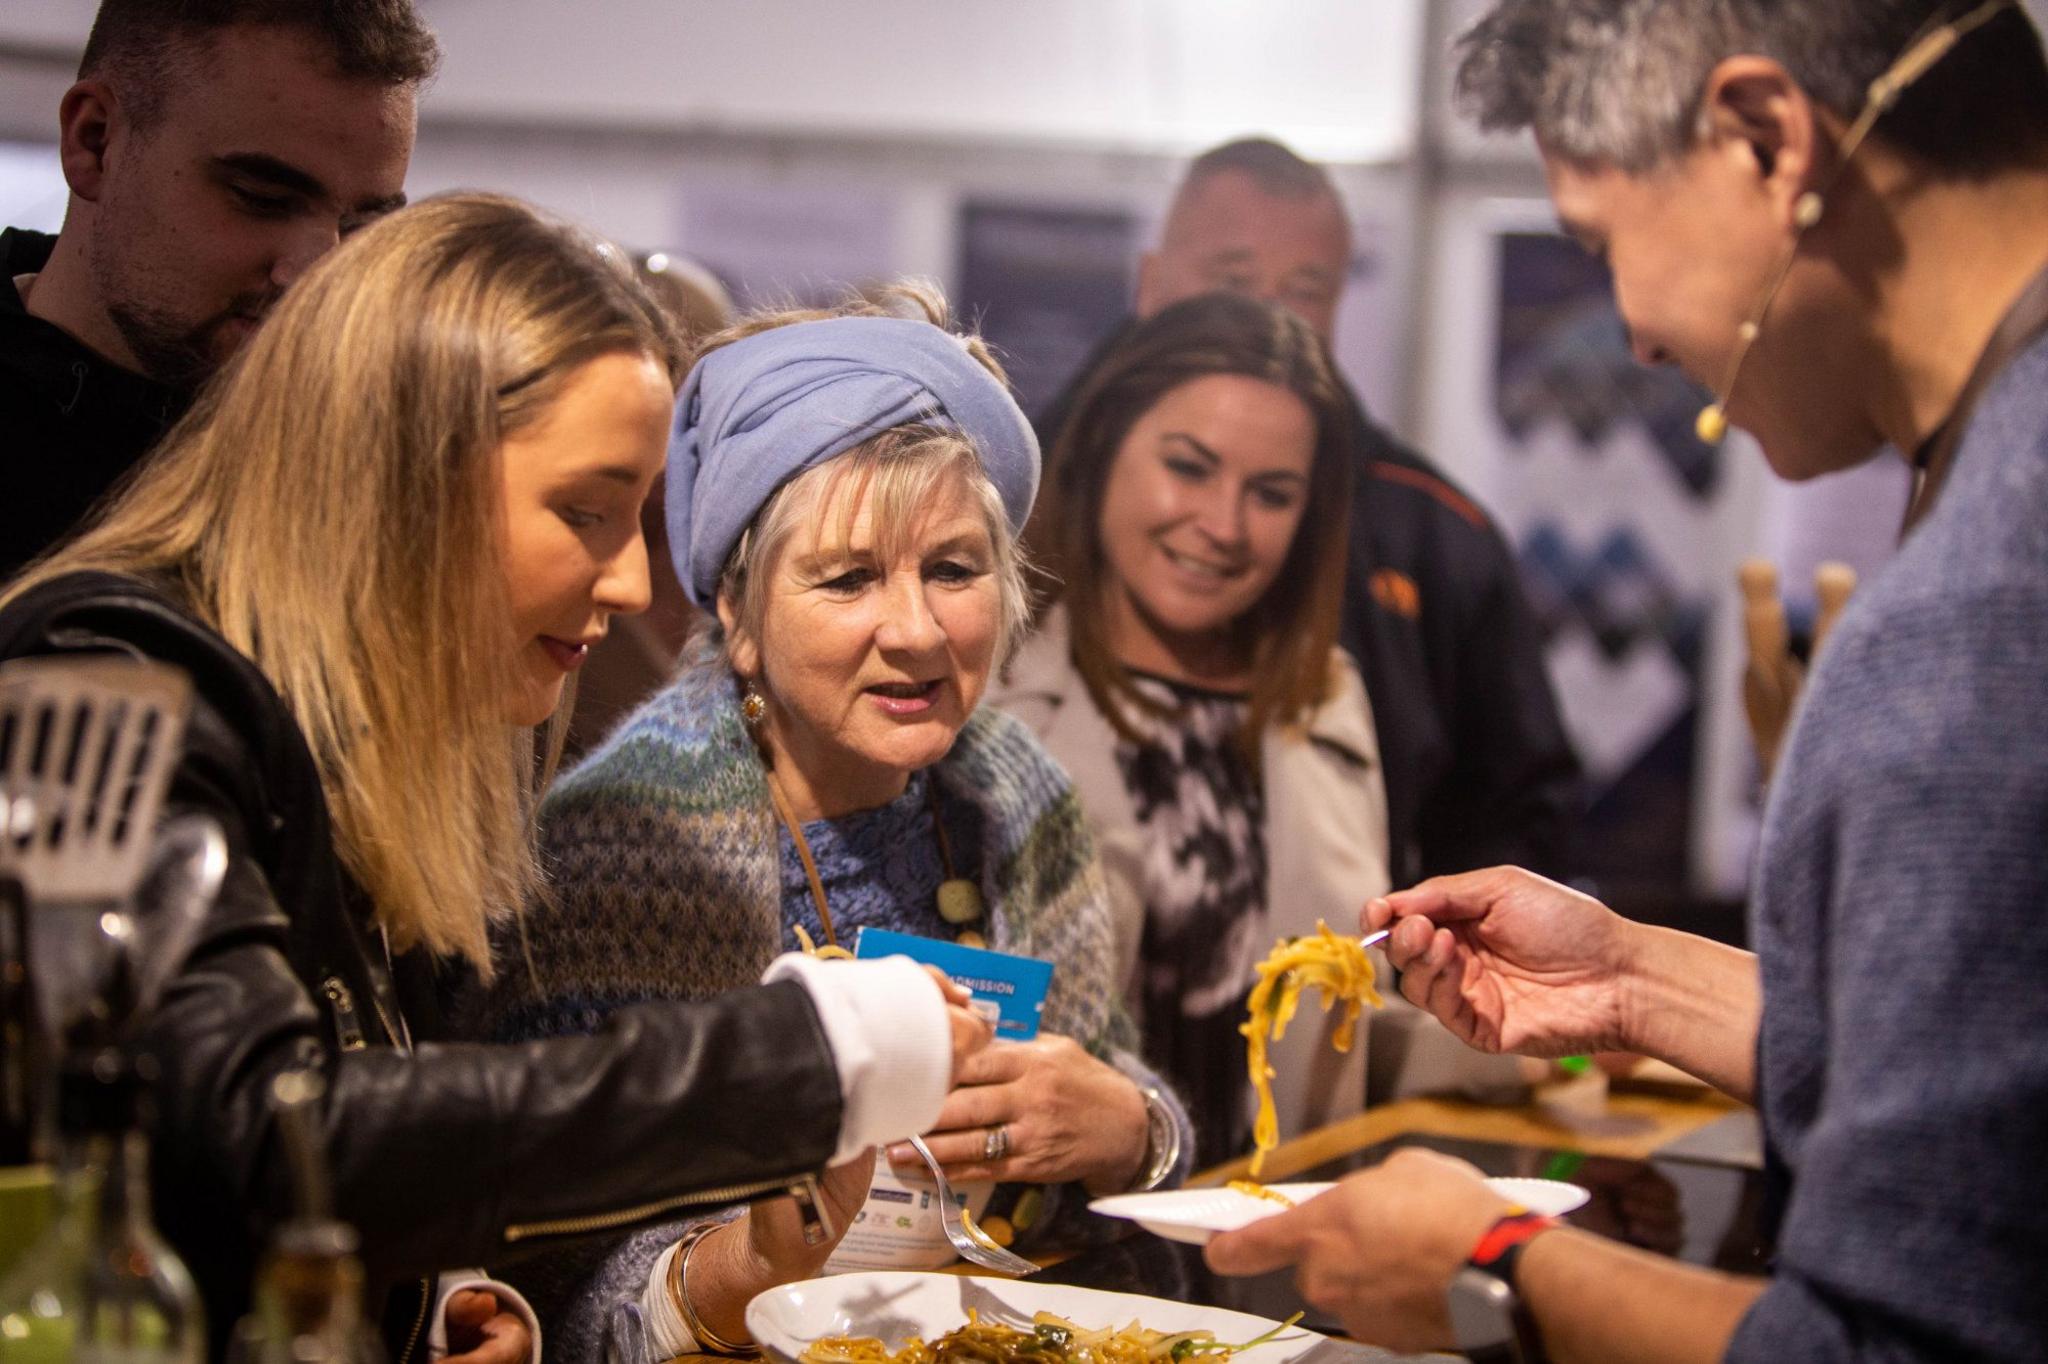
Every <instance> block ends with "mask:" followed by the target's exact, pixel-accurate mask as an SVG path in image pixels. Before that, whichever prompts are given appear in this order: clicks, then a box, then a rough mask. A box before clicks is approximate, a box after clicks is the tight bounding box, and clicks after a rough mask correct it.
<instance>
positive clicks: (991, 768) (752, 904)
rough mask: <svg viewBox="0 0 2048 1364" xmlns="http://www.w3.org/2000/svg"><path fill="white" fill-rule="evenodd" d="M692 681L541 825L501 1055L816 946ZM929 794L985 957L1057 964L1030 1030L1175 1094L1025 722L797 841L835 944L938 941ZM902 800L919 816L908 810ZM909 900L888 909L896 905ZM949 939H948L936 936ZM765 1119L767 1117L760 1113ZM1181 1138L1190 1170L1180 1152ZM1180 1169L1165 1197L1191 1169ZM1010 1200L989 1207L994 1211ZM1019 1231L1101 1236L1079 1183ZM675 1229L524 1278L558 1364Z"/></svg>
mask: <svg viewBox="0 0 2048 1364" xmlns="http://www.w3.org/2000/svg"><path fill="white" fill-rule="evenodd" d="M694 653H695V655H696V659H695V662H694V664H693V665H692V666H690V667H687V668H685V669H684V671H683V672H682V673H681V674H680V675H679V676H678V677H677V678H676V679H675V680H674V681H673V682H671V683H670V684H669V685H668V686H667V687H666V688H664V689H663V690H662V691H661V692H659V693H658V694H656V695H655V696H654V697H653V698H652V699H650V700H649V701H648V702H647V703H646V704H645V705H643V706H641V707H640V709H639V710H638V711H636V712H634V713H633V714H632V715H631V716H630V717H628V718H627V719H626V720H625V721H624V722H622V723H621V724H620V726H619V727H618V729H617V730H615V731H614V732H613V733H612V734H611V735H610V737H608V738H607V739H606V740H605V741H604V743H603V744H601V745H600V746H599V747H598V748H597V749H596V750H595V751H593V752H592V753H591V754H590V755H589V756H588V757H587V758H586V759H585V760H584V761H583V762H582V763H581V764H580V765H578V766H577V768H576V769H575V770H574V771H572V772H570V773H569V774H567V775H566V776H564V777H563V778H562V779H561V780H560V781H559V782H557V783H556V784H555V786H554V788H553V790H551V791H550V792H549V794H548V797H547V799H546V801H545V802H543V804H542V807H541V838H542V851H543V854H544V856H545V857H546V859H547V862H548V868H549V872H550V877H551V881H552V884H553V887H554V899H555V903H554V904H552V905H550V906H547V907H544V908H541V909H537V910H536V911H535V912H534V913H532V914H530V915H529V916H528V917H527V922H526V923H525V924H524V925H523V927H522V928H521V929H520V930H519V931H518V932H517V933H509V932H508V934H507V935H506V940H505V941H504V942H502V943H501V944H499V946H500V953H499V959H500V960H502V961H504V962H506V963H507V966H506V968H505V969H504V970H502V971H500V972H499V975H498V978H497V981H496V983H495V984H494V985H493V986H492V987H491V989H490V990H489V992H488V993H487V994H486V995H485V996H484V997H483V999H482V1000H481V1001H480V1004H479V1008H478V1010H477V1017H476V1019H475V1020H474V1021H475V1024H476V1026H477V1027H478V1028H479V1029H480V1030H481V1031H482V1032H483V1034H484V1035H486V1036H488V1037H490V1038H491V1039H492V1040H494V1041H500V1042H518V1041H526V1040H531V1039H533V1038H537V1037H550V1036H558V1035H562V1034H576V1033H586V1032H590V1031H593V1030H594V1029H595V1028H596V1027H597V1026H599V1024H600V1023H601V1022H602V1021H603V1020H604V1018H605V1017H607V1016H608V1015H609V1014H611V1013H612V1012H614V1011H616V1010H617V1009H619V1008H622V1007H624V1006H626V1005H628V1004H632V1003H635V1002H638V1001H641V1000H648V999H698V998H703V997H706V996H708V995H712V994H717V993H720V992H723V991H726V990H733V989H740V988H744V987H746V986H749V985H752V984H753V983H754V982H755V981H756V980H758V979H759V978H760V975H761V972H762V971H763V970H764V969H765V968H766V967H767V965H768V963H769V962H770V961H771V960H772V959H773V958H774V956H775V955H776V954H777V953H778V952H781V951H783V950H785V949H786V948H787V947H789V946H791V945H793V935H791V934H790V933H789V931H788V929H789V925H790V924H791V923H803V924H804V925H805V928H806V930H807V931H808V932H809V933H810V934H811V935H812V937H813V938H814V939H815V938H818V937H819V936H820V929H819V926H818V922H817V917H816V913H815V910H814V909H813V907H812V905H811V901H810V895H809V890H808V884H807V882H806V881H804V879H803V878H802V875H801V871H800V869H797V870H795V871H794V872H793V871H792V869H791V867H790V864H791V863H793V862H794V856H793V853H792V851H791V849H790V846H789V840H788V838H787V835H786V834H784V833H783V832H782V828H781V825H780V823H779V821H778V820H777V819H776V817H775V814H774V810H773V806H772V805H771V803H770V800H769V795H768V787H767V781H766V778H765V775H764V771H763V768H762V765H761V760H760V756H759V754H758V752H757V750H756V749H755V746H754V743H753V740H752V739H751V738H750V737H749V736H748V734H747V732H746V729H745V727H744V726H743V725H742V723H741V721H740V717H739V705H738V698H737V696H736V695H735V694H734V688H733V683H732V677H731V674H730V673H729V672H728V671H727V669H726V668H725V666H724V665H723V664H722V663H721V662H719V661H717V659H716V658H715V657H714V656H713V654H712V652H711V651H710V650H709V649H708V648H706V647H702V646H700V648H699V649H698V650H696V651H694ZM927 781H935V782H937V783H938V787H939V799H938V806H939V809H940V811H941V813H942V816H943V817H944V818H945V820H946V828H947V832H948V834H949V837H950V840H951V844H952V848H953V851H954V853H955V855H956V857H957V859H958V865H957V867H956V868H955V870H956V871H958V872H959V874H961V875H963V876H971V877H973V878H974V879H975V880H976V881H978V883H979V884H980V887H981V890H982V897H983V900H984V902H985V903H986V904H987V905H988V922H987V924H986V929H987V935H988V939H989V943H990V945H991V946H992V947H994V948H996V949H997V950H999V951H1005V952H1014V953H1018V954H1021V955H1024V956H1033V957H1040V958H1043V959H1046V960H1049V961H1052V962H1053V963H1055V965H1056V966H1057V968H1058V969H1057V970H1056V971H1055V973H1054V976H1053V983H1052V988H1051V991H1050V993H1049V994H1048V995H1047V998H1046V1004H1045V1012H1044V1014H1043V1026H1044V1028H1045V1030H1046V1031H1048V1032H1054V1033H1061V1034H1064V1035H1066V1036H1069V1037H1072V1038H1073V1039H1074V1040H1075V1041H1077V1042H1080V1043H1081V1044H1082V1045H1083V1046H1085V1047H1086V1048H1087V1049H1088V1050H1089V1051H1091V1052H1093V1053H1094V1054H1096V1055H1097V1056H1100V1057H1102V1058H1104V1059H1105V1060H1107V1061H1108V1062H1109V1063H1110V1064H1112V1065H1114V1066H1116V1067H1117V1068H1118V1069H1120V1070H1122V1071H1124V1072H1125V1073H1126V1074H1128V1075H1130V1076H1131V1077H1132V1078H1133V1079H1134V1080H1135V1081H1137V1082H1138V1083H1140V1084H1142V1085H1148V1086H1152V1087H1156V1088H1158V1089H1160V1090H1161V1091H1162V1092H1163V1093H1165V1092H1169V1091H1168V1087H1167V1086H1166V1084H1165V1082H1164V1081H1162V1080H1160V1079H1159V1078H1158V1077H1157V1076H1155V1075H1153V1074H1152V1072H1150V1071H1149V1070H1147V1069H1146V1068H1145V1066H1144V1063H1143V1062H1141V1061H1139V1060H1138V1059H1137V1057H1136V1056H1135V1055H1134V1054H1133V1050H1134V1048H1135V1044H1136V1041H1137V1037H1136V1032H1135V1030H1134V1029H1133V1027H1132V1025H1131V1023H1130V1020H1129V1017H1128V1015H1126V1014H1125V1012H1124V1010H1123V1008H1122V1005H1121V1003H1120V1002H1119V1000H1118V995H1117V990H1116V984H1115V981H1114V979H1113V978H1112V976H1111V971H1110V965H1111V952H1110V949H1109V931H1110V930H1109V907H1108V900H1107V895H1108V892H1107V888H1106V886H1105V883H1104V881H1103V879H1102V869H1101V867H1100V865H1099V864H1098V863H1097V861H1096V857H1095V850H1094V844H1093V843H1092V841H1091V840H1090V838H1089V836H1088V830H1087V825H1086V822H1085V820H1084V819H1083V817H1082V813H1081V806H1080V803H1079V801H1078V799H1077V798H1076V797H1075V794H1074V789H1073V783H1072V782H1071V781H1070V780H1069V779H1068V777H1067V774H1066V773H1065V772H1064V771H1063V770H1062V769H1061V768H1060V767H1059V765H1058V764H1057V763H1055V762H1054V761H1053V760H1052V758H1051V756H1050V755H1048V754H1047V753H1046V751H1045V749H1044V747H1043V746H1042V745H1041V744H1040V743H1039V742H1038V740H1037V738H1036V737H1035V736H1034V735H1033V734H1032V733H1031V731H1030V730H1029V729H1027V728H1026V727H1025V726H1024V725H1023V724H1022V723H1020V722H1019V721H1017V720H1015V719H1013V718H1011V717H1010V716H1008V715H1005V714H1003V713H1001V712H999V711H994V710H991V709H987V708H984V709H982V710H980V711H977V712H976V713H975V714H974V715H973V716H972V717H971V718H970V719H969V721H968V723H967V724H966V726H965V727H964V728H963V729H962V730H961V732H960V734H959V736H958V738H957V739H956V740H955V741H954V744H953V748H952V751H951V752H949V753H948V754H947V755H946V757H945V758H943V759H941V760H940V761H939V762H938V763H937V764H936V765H935V766H934V767H933V768H931V769H930V770H929V771H927V772H925V773H921V774H919V775H918V776H917V778H916V779H915V780H914V782H913V788H914V789H913V790H911V791H910V792H907V793H906V795H905V797H904V798H903V799H902V800H899V801H896V802H893V803H892V804H891V805H889V806H885V807H883V808H882V809H880V810H874V811H869V812H867V813H866V814H864V815H857V816H853V817H850V818H848V819H846V820H842V821H838V822H837V827H836V828H835V829H832V830H827V829H824V828H822V827H819V826H806V829H807V835H812V836H814V837H812V841H813V843H814V845H815V847H816V850H817V851H820V852H821V853H822V854H823V855H824V857H823V865H822V866H821V868H820V870H821V871H822V872H823V873H824V875H825V878H826V880H827V882H828V884H829V885H830V888H831V891H832V893H831V894H830V895H829V896H828V900H827V903H828V904H830V905H831V906H832V907H833V909H834V911H835V920H836V921H837V927H838V929H839V934H840V938H841V941H842V943H844V944H845V945H847V946H851V939H852V936H853V935H852V931H851V930H852V929H853V928H854V927H856V926H859V925H861V924H863V923H872V924H875V925H876V926H878V927H887V928H894V929H898V930H901V931H908V932H919V931H923V932H926V933H936V932H938V931H940V930H941V929H943V928H944V927H945V926H944V924H943V923H942V921H940V920H939V918H938V916H937V914H936V912H935V911H932V910H931V909H930V908H929V905H930V903H931V899H932V895H933V892H934V891H936V889H937V886H938V881H939V879H940V875H941V873H940V866H939V860H938V856H937V851H936V843H935V840H934V839H933V838H932V836H931V825H930V820H929V816H928V815H927V814H926V812H925V811H926V807H925V806H924V804H923V796H922V795H921V793H922V792H923V790H924V783H925V782H927ZM913 802H914V803H913ZM892 891H897V892H902V893H904V894H905V895H907V896H910V897H912V899H913V900H914V903H910V904H899V903H895V902H894V901H893V899H892V895H891V892H892ZM948 933H949V935H950V930H948ZM762 1102H764V1103H773V1102H774V1096H773V1095H763V1096H762ZM1169 1104H1170V1105H1171V1106H1173V1107H1174V1110H1175V1114H1176V1117H1177V1119H1178V1120H1179V1123H1180V1126H1181V1129H1182V1139H1183V1146H1182V1149H1183V1152H1192V1150H1193V1138H1192V1134H1191V1132H1190V1131H1189V1128H1188V1124H1187V1120H1186V1117H1185V1115H1184V1114H1181V1113H1180V1112H1179V1110H1178V1105H1177V1104H1173V1103H1172V1101H1171V1099H1170V1097H1169ZM1187 1164H1188V1161H1187V1159H1186V1158H1185V1157H1184V1159H1183V1162H1182V1168H1180V1169H1179V1170H1177V1171H1176V1172H1175V1179H1176V1180H1178V1179H1179V1178H1181V1177H1184V1176H1185V1174H1186V1173H1187V1169H1186V1166H1187ZM1019 1191H1020V1186H1005V1187H1004V1189H1003V1190H1001V1191H999V1193H998V1195H997V1198H998V1203H997V1204H996V1205H992V1206H996V1207H998V1210H1000V1209H1001V1208H1004V1207H1007V1206H1008V1205H1009V1202H1010V1201H1012V1200H1014V1199H1015V1197H1016V1196H1017V1194H1018V1193H1019ZM1045 1193H1046V1198H1045V1211H1044V1213H1043V1214H1042V1216H1041V1218H1040V1219H1039V1221H1038V1222H1037V1223H1036V1224H1035V1226H1034V1230H1035V1231H1036V1232H1038V1233H1039V1234H1040V1235H1041V1236H1044V1235H1047V1234H1050V1235H1052V1236H1055V1237H1058V1238H1060V1239H1076V1238H1085V1237H1088V1236H1091V1235H1094V1234H1099V1233H1098V1232H1097V1231H1096V1229H1095V1228H1093V1227H1090V1226H1089V1225H1088V1223H1090V1222H1101V1221H1102V1220H1103V1219H1096V1218H1093V1217H1092V1215H1091V1214H1089V1213H1088V1212H1087V1211H1086V1209H1085V1203H1086V1199H1085V1197H1082V1196H1080V1194H1081V1191H1080V1188H1079V1186H1078V1185H1073V1186H1062V1187H1058V1188H1052V1189H1047V1190H1045ZM686 1225H687V1222H676V1223H671V1224H666V1225H661V1226H656V1227H652V1228H646V1229H642V1230H639V1231H636V1232H634V1233H632V1234H631V1235H629V1236H627V1237H626V1238H624V1239H622V1240H617V1241H613V1242H611V1243H609V1244H600V1245H589V1244H586V1245H582V1246H574V1247H566V1248H563V1249H562V1250H559V1251H556V1252H553V1253H551V1254H549V1255H546V1256H543V1257H540V1258H539V1259H538V1260H537V1261H532V1262H528V1263H527V1264H525V1265H522V1266H520V1267H518V1268H517V1269H516V1270H515V1271H514V1272H513V1274H512V1277H513V1279H514V1282H516V1283H517V1284H518V1285H519V1286H520V1287H521V1288H523V1289H526V1290H527V1292H528V1295H529V1296H530V1297H531V1298H532V1299H533V1301H534V1304H535V1306H536V1307H537V1308H538V1309H539V1310H540V1311H541V1312H542V1314H543V1316H544V1317H545V1318H546V1319H547V1322H546V1324H547V1329H548V1331H549V1337H548V1345H549V1353H550V1355H551V1357H555V1358H567V1359H586V1358H587V1359H595V1358H597V1357H598V1354H599V1348H598V1346H599V1337H600V1334H601V1331H602V1329H603V1322H604V1319H605V1316H606V1314H607V1313H608V1312H609V1311H610V1310H611V1308H612V1306H613V1305H614V1304H615V1303H618V1302H621V1301H633V1300H637V1299H638V1297H639V1294H640V1291H641V1289H642V1287H643V1286H644V1285H645V1283H646V1280H647V1274H648V1271H649V1269H650V1268H651V1267H652V1265H653V1263H654V1261H655V1259H656V1257H657V1256H659V1255H660V1253H661V1252H662V1251H663V1250H664V1249H665V1248H666V1247H667V1246H668V1245H669V1244H670V1243H672V1242H673V1241H674V1240H675V1238H676V1236H677V1235H678V1234H680V1232H681V1231H682V1229H683V1228H684V1226H686Z"/></svg>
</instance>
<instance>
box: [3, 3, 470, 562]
mask: <svg viewBox="0 0 2048 1364" xmlns="http://www.w3.org/2000/svg"><path fill="white" fill-rule="evenodd" d="M439 60H440V53H439V50H438V48H437V46H436V44H435V42H434V38H433V35H432V34H431V33H429V32H428V30H427V28H426V26H425V25H424V24H422V23H421V22H420V20H419V17H418V15H417V14H415V12H414V10H413V7H412V5H411V3H410V0H318V3H310V4H281V3H277V0H214V3H208V4H205V5H183V4H181V5H168V4H163V3H160V0H105V2H104V3H103V4H101V5H100V7H99V10H98V12H97V14H96V16H95V18H94V20H93V26H92V33H91V36H90V37H89V38H88V39H87V40H86V45H85V55H84V58H83V60H82V61H81V62H80V64H79V68H78V79H77V81H76V82H75V83H74V84H72V85H71V87H70V88H69V89H67V90H66V91H65V92H64V97H63V102H62V104H61V106H60V107H59V109H58V111H57V113H58V127H59V136H60V139H61V141H60V147H59V150H60V158H61V164H62V167H63V174H64V180H65V182H66V186H67V188H68V190H69V195H68V201H67V206H66V209H65V214H64V225H63V228H62V230H61V231H59V232H58V233H57V234H56V235H55V236H54V237H53V236H49V235H46V234H43V233H37V232H27V231H22V230H18V229H13V228H10V229H8V230H7V231H6V232H5V233H4V234H0V271H4V273H5V275H7V276H8V277H10V278H11V281H12V284H11V287H10V285H9V283H8V282H7V281H6V280H0V577H5V576H8V575H10V574H12V573H14V572H15V571H16V570H18V569H19V568H20V567H21V566H22V565H24V564H26V563H27V562H28V561H29V560H31V559H33V558H34V557H35V556H36V555H38V554H40V553H42V552H43V551H44V550H46V549H48V548H49V547H50V546H52V545H54V544H56V543H58V542H59V541H60V540H61V539H62V538H64V537H65V536H66V535H68V534H69V533H70V532H71V531H72V529H73V528H74V527H75V526H76V525H77V524H78V523H79V521H80V520H81V518H83V517H84V516H85V515H86V513H87V511H88V510H89V509H90V508H91V507H92V506H93V504H94V503H96V502H97V501H98V500H99V498H100V496H101V495H102V494H103V493H105V492H106V491H107V490H108V489H109V488H111V487H113V486H114V485H115V484H116V483H117V482H118V481H119V480H120V479H121V478H122V477H123V476H124V475H125V474H127V473H128V472H129V471H130V470H132V469H133V468H135V466H136V465H137V464H138V463H140V461H141V460H142V457H143V455H144V454H145V453H146V452H147V451H148V450H149V449H150V447H151V446H153V445H155V444H156V442H157V441H158V440H159V439H160V438H161V437H162V436H163V433H164V431H165V430H166V429H167V428H168V427H169V426H170V424H171V423H172V422H173V421H174V420H175V419H176V418H177V417H178V416H179V414H180V413H182V412H183V411H184V410H185V407H186V405H187V404H188V403H190V401H191V398H192V393H193V390H194V389H195V388H196V387H197V386H198V384H199V383H200V381H201V380H203V379H205V378H206V377H207V376H208V375H210V374H212V373H213V372H214V370H215V369H217V368H218V367H219V366H220V365H221V363H222V362H223V361H225V360H226V359H227V357H228V356H229V355H231V354H233V353H234V351H235V349H236V348H237V347H239V346H240V345H241V344H242V343H243V342H244V341H245V340H247V338H248V336H249V334H250V333H251V332H252V331H253V330H254V329H255V327H256V325H257V324H258V323H259V322H260V321H261V320H262V319H263V317H264V316H265V315H266V314H267V313H268V312H269V311H270V309H271V307H272V306H273V305H274V304H275V303H276V302H277V300H278V298H279V296H280V295H282V294H283V292H284V290H285V289H286V288H287V287H288V286H289V285H290V284H291V283H292V281H294V280H295V279H297V278H298V277H299V276H300V275H301V274H303V273H304V272H305V270H306V269H307V267H308V266H310V265H311V264H312V263H313V262H314V261H315V260H317V259H318V258H319V257H320V255H321V254H322V253H323V252H325V251H327V250H328V249H329V248H331V247H332V246H333V245H334V244H335V242H336V241H337V240H339V239H340V238H342V237H345V236H347V235H348V234H349V233H350V232H353V231H355V230H356V229H357V228H359V227H361V226H362V225H363V224H365V223H367V222H370V221H372V220H374V219H375V218H377V217H378V216H379V215H381V214H384V213H388V212H389V211H391V210H392V209H393V208H395V207H397V206H398V205H400V204H402V203H404V202H405V192H404V187H405V172H406V164H407V161H408V160H409V158H410V157H411V154H412V145H413V125H414V105H415V101H416V99H417V96H418V92H419V88H420V86H421V85H422V84H423V83H424V82H425V81H427V80H428V79H430V78H431V77H432V76H433V74H434V71H435V68H436V66H437V65H438V63H439Z"/></svg>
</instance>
